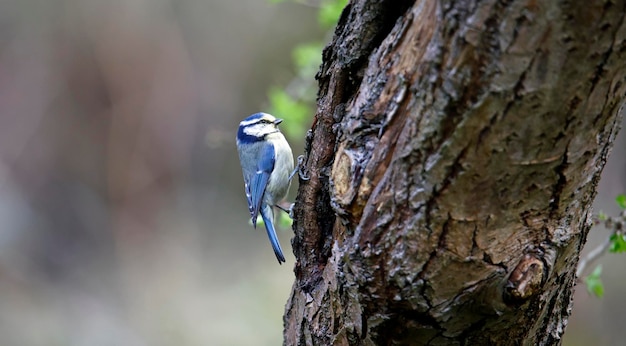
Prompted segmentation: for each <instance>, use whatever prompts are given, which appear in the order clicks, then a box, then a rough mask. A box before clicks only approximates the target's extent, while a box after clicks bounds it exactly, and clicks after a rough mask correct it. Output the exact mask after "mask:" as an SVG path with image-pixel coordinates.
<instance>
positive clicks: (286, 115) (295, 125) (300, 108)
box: [268, 88, 313, 138]
mask: <svg viewBox="0 0 626 346" xmlns="http://www.w3.org/2000/svg"><path fill="white" fill-rule="evenodd" d="M268 98H269V101H270V108H271V109H270V113H271V114H273V115H274V116H276V117H278V118H282V119H285V121H284V122H283V123H282V124H281V125H280V128H281V130H283V132H284V133H285V134H287V136H288V137H291V138H304V133H305V124H304V123H305V121H306V119H309V117H310V115H311V114H312V113H313V112H312V110H311V107H310V105H308V104H307V103H305V102H302V101H299V100H296V99H294V98H293V97H291V96H290V95H289V94H287V93H286V92H285V91H284V90H282V89H279V88H271V89H270V91H269V95H268Z"/></svg>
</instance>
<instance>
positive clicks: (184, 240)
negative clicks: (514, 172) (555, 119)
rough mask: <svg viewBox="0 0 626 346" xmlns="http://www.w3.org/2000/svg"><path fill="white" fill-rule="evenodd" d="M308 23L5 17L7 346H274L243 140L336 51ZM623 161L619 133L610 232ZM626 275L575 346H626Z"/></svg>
mask: <svg viewBox="0 0 626 346" xmlns="http://www.w3.org/2000/svg"><path fill="white" fill-rule="evenodd" d="M310 5H311V3H309V4H308V5H307V4H296V3H290V2H287V3H280V4H271V3H269V2H267V1H253V0H239V1H211V0H124V1H122V0H110V1H106V0H3V1H2V2H0V345H5V346H12V345H17V346H21V345H24V346H31V345H32V346H35V345H42V346H43V345H45V346H49V345H72V346H74V345H75V346H92V345H121V346H125V345H278V344H281V342H282V331H283V327H282V314H283V310H284V305H285V303H286V301H287V299H288V295H289V292H290V289H291V284H292V282H293V271H292V267H293V263H294V258H293V255H292V252H291V246H290V238H291V234H290V232H291V231H290V230H289V229H283V230H281V231H280V238H281V242H282V244H283V248H284V249H285V252H286V256H287V264H286V265H283V266H279V265H278V264H277V263H276V259H275V258H274V254H273V252H272V250H271V247H270V245H269V243H268V241H267V239H266V235H265V231H264V230H263V229H262V228H261V229H259V230H256V231H255V230H253V229H252V227H251V226H250V225H249V224H248V215H249V214H248V211H247V206H246V202H245V197H244V194H243V184H242V179H241V172H240V168H239V163H238V158H237V152H236V148H235V141H234V136H235V131H236V128H237V125H238V123H239V121H240V120H241V119H243V118H244V117H246V116H247V115H249V114H251V113H255V112H257V111H271V109H274V108H275V106H276V100H273V101H274V102H273V103H270V101H269V100H270V99H272V98H276V97H278V98H280V97H281V92H280V88H279V89H278V90H279V91H277V89H276V86H280V85H284V86H289V85H291V86H292V87H293V81H294V80H295V79H297V78H296V77H297V74H298V72H297V70H298V69H297V68H296V66H294V60H293V59H292V51H293V49H294V47H295V46H296V45H297V44H298V43H301V42H310V41H323V40H325V39H328V36H327V33H326V32H325V30H323V29H320V26H319V23H318V9H317V8H315V6H310ZM296 65H297V61H296ZM307 83H308V82H306V81H305V82H304V84H307ZM313 86H314V87H315V84H314V83H313ZM272 88H273V89H272ZM307 111H308V110H307V109H306V108H299V112H300V113H306V112H307ZM299 116H302V114H300V115H299ZM308 116H309V117H311V116H312V114H308ZM299 122H300V123H299V125H301V127H302V128H301V129H302V130H305V129H306V128H308V127H309V126H310V120H303V119H299ZM286 123H287V121H286ZM289 133H292V134H294V133H295V134H297V133H298V131H289ZM289 133H288V134H289ZM288 139H289V140H290V142H291V144H292V147H293V149H294V154H295V155H298V154H300V153H302V150H303V149H302V146H303V143H304V138H303V137H302V136H300V135H292V136H291V137H289V138H288ZM625 156H626V131H622V132H621V134H620V136H619V138H618V140H617V142H616V143H615V147H614V150H613V153H612V155H611V157H610V159H609V162H608V163H607V166H606V168H605V170H604V174H603V178H602V181H601V183H600V187H599V194H598V198H597V200H596V204H595V208H596V210H603V211H604V212H605V213H607V214H608V215H617V213H618V212H619V210H618V207H617V205H616V204H615V202H614V198H615V195H617V194H618V193H622V192H624V191H625V190H626V188H625V184H626V162H625V160H624V158H625ZM296 187H297V184H296V185H295V186H292V189H291V190H292V192H291V199H293V198H294V195H295V191H296ZM608 234H609V232H608V231H606V230H603V229H600V228H598V229H593V230H592V232H591V234H590V238H589V242H588V246H587V248H586V249H585V252H588V251H589V249H590V248H592V247H593V246H595V245H597V244H599V243H601V242H602V240H603V239H604V238H605V237H606V236H608ZM625 261H626V258H622V257H621V256H618V255H607V256H606V257H604V258H602V260H601V262H602V263H603V268H604V271H603V280H604V282H605V290H606V293H605V297H604V298H603V299H597V298H595V297H592V296H590V295H589V294H588V293H587V292H586V290H585V287H584V285H579V287H578V290H577V293H576V296H575V299H576V300H575V302H574V313H573V317H572V318H571V319H570V323H569V326H568V329H567V332H566V337H565V343H564V344H565V345H588V344H595V345H614V344H619V343H620V341H621V340H623V339H624V338H625V337H626V330H625V329H624V327H623V322H622V318H621V316H622V315H623V311H625V310H626V299H624V298H623V295H624V293H626V280H624V279H623V270H622V268H623V266H624V263H625Z"/></svg>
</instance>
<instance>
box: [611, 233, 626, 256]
mask: <svg viewBox="0 0 626 346" xmlns="http://www.w3.org/2000/svg"><path fill="white" fill-rule="evenodd" d="M609 240H610V241H611V246H610V247H609V252H612V253H622V252H626V238H625V237H624V235H623V234H618V233H614V234H611V237H610V238H609Z"/></svg>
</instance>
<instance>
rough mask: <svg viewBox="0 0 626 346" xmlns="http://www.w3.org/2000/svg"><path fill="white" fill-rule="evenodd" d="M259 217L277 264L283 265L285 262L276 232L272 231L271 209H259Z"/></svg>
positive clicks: (272, 213)
mask: <svg viewBox="0 0 626 346" xmlns="http://www.w3.org/2000/svg"><path fill="white" fill-rule="evenodd" d="M261 217H262V218H263V222H264V223H265V229H266V230H267V236H268V237H269V238H270V243H272V248H273V249H274V254H275V255H276V259H278V263H279V264H283V262H285V256H283V249H281V248H280V243H279V242H278V236H277V235H276V230H275V229H274V211H272V207H271V206H269V205H265V206H263V208H261Z"/></svg>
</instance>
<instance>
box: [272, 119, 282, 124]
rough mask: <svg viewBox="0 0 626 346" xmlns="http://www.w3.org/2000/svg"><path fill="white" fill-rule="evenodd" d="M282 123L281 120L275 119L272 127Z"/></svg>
mask: <svg viewBox="0 0 626 346" xmlns="http://www.w3.org/2000/svg"><path fill="white" fill-rule="evenodd" d="M282 122H283V119H276V120H274V125H278V124H280V123H282Z"/></svg>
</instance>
